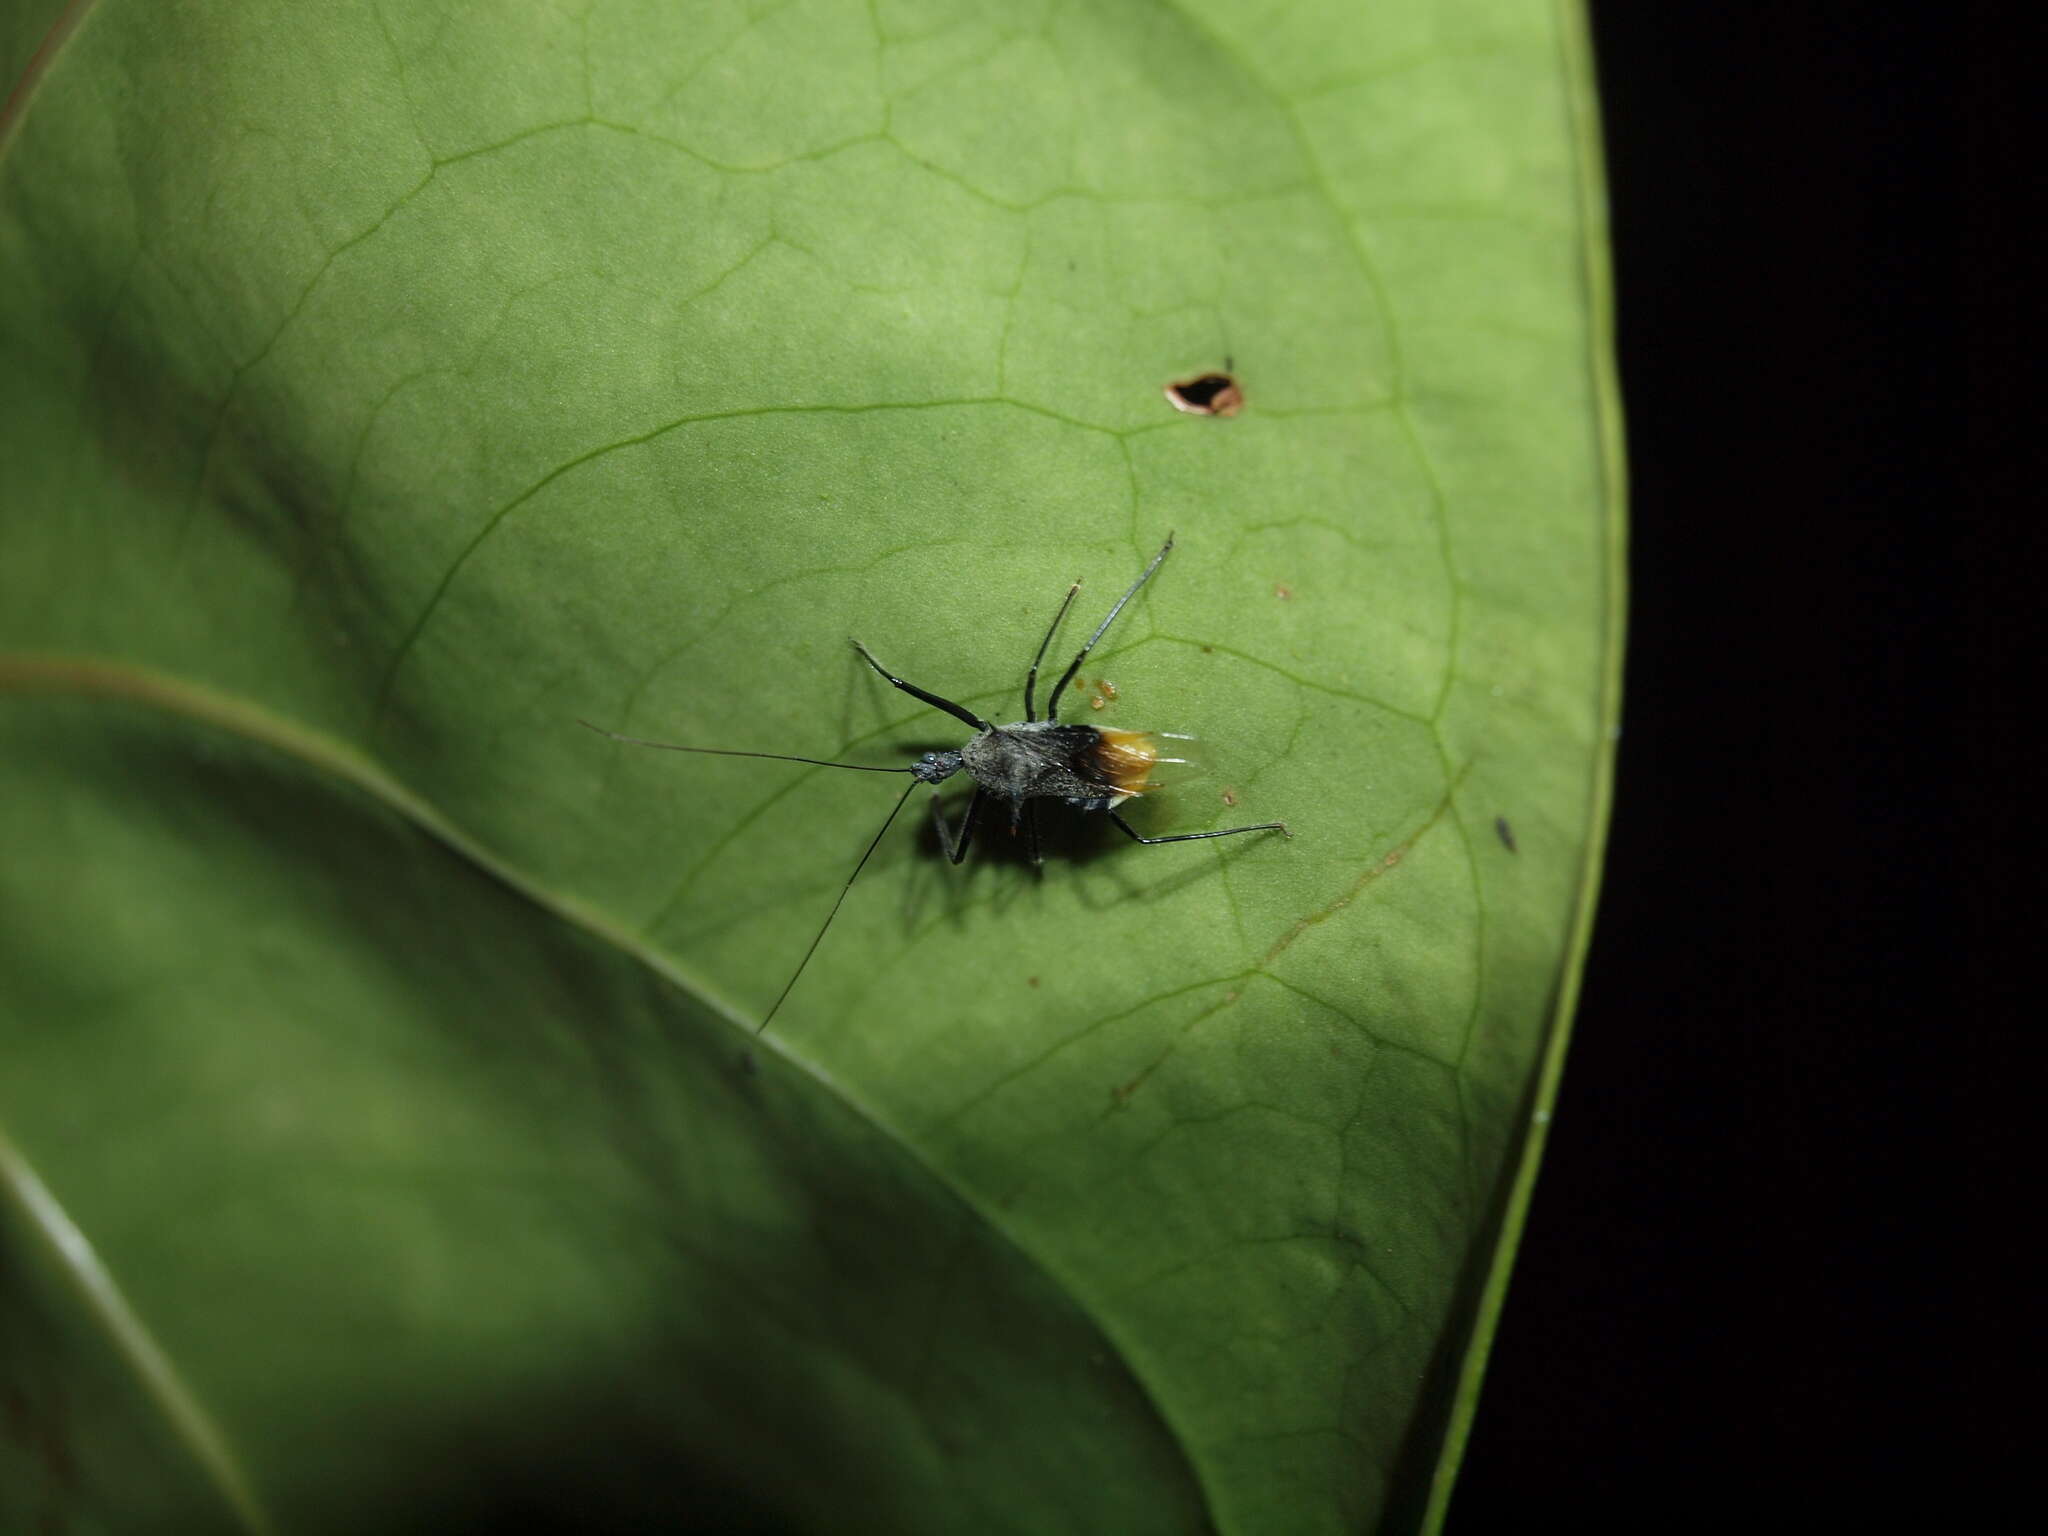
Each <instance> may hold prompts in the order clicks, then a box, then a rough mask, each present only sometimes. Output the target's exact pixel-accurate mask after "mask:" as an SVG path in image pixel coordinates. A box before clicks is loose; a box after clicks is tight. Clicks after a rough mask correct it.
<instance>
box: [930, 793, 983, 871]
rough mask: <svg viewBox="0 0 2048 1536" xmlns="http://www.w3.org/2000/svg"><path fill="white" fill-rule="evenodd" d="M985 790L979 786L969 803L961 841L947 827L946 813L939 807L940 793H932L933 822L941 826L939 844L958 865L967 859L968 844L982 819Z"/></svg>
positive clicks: (962, 824) (961, 827) (961, 820)
mask: <svg viewBox="0 0 2048 1536" xmlns="http://www.w3.org/2000/svg"><path fill="white" fill-rule="evenodd" d="M982 795H983V790H982V787H981V786H980V785H979V784H977V785H975V786H974V795H973V797H972V798H971V799H969V800H968V802H967V814H966V815H965V816H962V817H961V818H960V840H959V841H958V842H955V841H954V840H953V829H952V828H951V827H949V826H947V825H946V813H945V811H944V810H943V809H942V808H941V807H940V805H939V792H938V791H937V790H936V789H934V790H933V791H932V820H933V821H936V822H937V823H938V824H939V843H940V845H941V846H942V847H944V848H945V850H946V857H947V858H949V859H951V860H952V861H953V862H954V863H955V864H958V863H959V862H960V861H961V860H962V859H964V858H966V857H967V844H968V843H969V841H971V840H972V839H973V837H974V824H975V823H976V822H977V821H979V820H980V819H981V801H982Z"/></svg>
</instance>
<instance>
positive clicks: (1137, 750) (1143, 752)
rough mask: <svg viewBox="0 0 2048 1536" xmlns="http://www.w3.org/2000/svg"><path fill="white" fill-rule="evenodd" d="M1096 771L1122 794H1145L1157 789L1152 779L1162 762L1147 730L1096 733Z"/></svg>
mask: <svg viewBox="0 0 2048 1536" xmlns="http://www.w3.org/2000/svg"><path fill="white" fill-rule="evenodd" d="M1096 735H1098V736H1100V737H1101V738H1102V739H1101V740H1100V741H1098V742H1097V743H1096V744H1095V771H1096V773H1097V774H1098V775H1099V776H1100V778H1101V781H1102V782H1103V783H1104V784H1107V785H1111V786H1113V787H1114V788H1115V790H1116V792H1117V793H1118V794H1120V795H1142V794H1143V793H1144V792H1145V791H1146V790H1148V789H1156V788H1158V786H1157V785H1155V784H1153V783H1152V782H1151V779H1150V775H1151V772H1152V768H1153V765H1154V764H1156V763H1157V762H1158V761H1159V744H1158V742H1156V741H1154V740H1153V739H1152V737H1151V736H1149V735H1148V734H1146V733H1145V732H1144V731H1101V730H1099V731H1097V732H1096Z"/></svg>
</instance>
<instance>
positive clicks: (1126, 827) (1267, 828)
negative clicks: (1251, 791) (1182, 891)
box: [1109, 811, 1294, 843]
mask: <svg viewBox="0 0 2048 1536" xmlns="http://www.w3.org/2000/svg"><path fill="white" fill-rule="evenodd" d="M1109 819H1110V820H1111V821H1113V822H1115V823H1116V824H1117V825H1118V826H1119V827H1121V828H1122V829H1123V831H1124V835H1125V836H1127V837H1129V838H1130V840H1131V841H1132V842H1134V843H1196V842H1200V841H1201V840H1202V839H1203V838H1205V837H1235V836H1236V835H1237V834H1238V833H1240V832H1286V833H1287V835H1288V836H1289V837H1292V836H1294V834H1293V833H1292V832H1288V831H1287V823H1286V822H1284V821H1261V822H1258V823H1256V824H1254V825H1252V826H1249V827H1221V828H1218V829H1217V830H1216V831H1214V832H1176V833H1174V834H1173V836H1171V837H1141V836H1139V834H1138V829H1137V828H1136V827H1134V826H1132V825H1131V824H1130V823H1129V822H1128V821H1125V820H1124V819H1123V817H1121V816H1119V815H1117V813H1116V812H1115V811H1111V812H1110V813H1109Z"/></svg>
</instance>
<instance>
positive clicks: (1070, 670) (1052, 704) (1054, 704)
mask: <svg viewBox="0 0 2048 1536" xmlns="http://www.w3.org/2000/svg"><path fill="white" fill-rule="evenodd" d="M1172 551H1173V535H1172V534H1170V533H1169V534H1168V535H1167V536H1166V542H1165V543H1164V544H1162V545H1160V546H1159V553H1158V554H1156V555H1154V556H1153V557H1152V563H1151V564H1150V565H1148V566H1146V567H1145V569H1144V570H1142V571H1140V572H1138V579H1137V580H1136V581H1134V582H1132V583H1131V586H1130V590H1129V591H1127V592H1126V593H1124V595H1123V596H1122V597H1120V598H1118V599H1117V600H1116V606H1115V607H1114V608H1112V609H1110V610H1109V613H1108V616H1107V617H1105V618H1104V619H1103V621H1102V622H1101V623H1100V624H1098V625H1096V626H1095V633H1094V634H1092V635H1090V636H1089V637H1088V643H1087V644H1086V645H1084V646H1082V647H1081V653H1080V654H1079V655H1078V656H1076V657H1075V658H1074V659H1073V661H1072V662H1071V663H1069V664H1068V666H1067V670H1066V671H1064V672H1062V673H1061V674H1060V680H1059V681H1058V682H1057V683H1054V684H1053V687H1052V693H1051V695H1050V696H1049V697H1048V698H1047V700H1046V705H1045V718H1046V719H1048V720H1057V719H1058V718H1059V713H1060V695H1061V694H1062V693H1064V692H1066V688H1067V684H1069V683H1071V682H1072V681H1073V680H1074V674H1075V673H1077V672H1079V671H1080V670H1081V663H1082V662H1084V661H1086V660H1087V659H1088V653H1089V652H1090V651H1092V650H1094V649H1095V642H1096V641H1098V640H1100V639H1101V638H1102V637H1103V635H1104V634H1106V633H1108V630H1109V626H1110V625H1112V624H1114V623H1115V622H1116V616H1117V615H1118V614H1120V613H1122V612H1123V611H1124V604H1126V603H1128V602H1129V601H1130V600H1131V599H1132V598H1134V597H1136V596H1137V595H1138V588H1140V587H1142V586H1144V585H1145V583H1146V582H1148V581H1150V580H1151V579H1152V573H1153V572H1154V571H1156V570H1158V569H1159V562H1160V561H1162V560H1164V559H1165V558H1166V557H1167V555H1169V554H1170V553H1172Z"/></svg>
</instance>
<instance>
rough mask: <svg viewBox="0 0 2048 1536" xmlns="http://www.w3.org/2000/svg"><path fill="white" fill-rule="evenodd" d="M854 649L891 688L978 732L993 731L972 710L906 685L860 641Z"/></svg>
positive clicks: (914, 685) (855, 643)
mask: <svg viewBox="0 0 2048 1536" xmlns="http://www.w3.org/2000/svg"><path fill="white" fill-rule="evenodd" d="M853 648H854V649H855V650H856V651H859V652H860V654H861V659H862V660H864V661H866V662H867V664H868V665H869V666H871V667H873V668H874V669H875V670H876V671H877V672H879V673H881V674H882V676H883V677H884V678H886V679H887V680H888V683H889V686H890V687H892V688H901V689H902V690H903V691H904V692H905V693H907V694H909V695H910V696H911V697H912V698H914V699H923V700H924V701H925V703H927V704H929V705H931V707H932V708H934V709H943V710H944V711H945V712H946V713H947V714H949V715H951V716H952V717H953V718H954V719H955V720H962V721H965V722H966V723H967V724H969V725H971V726H973V727H974V728H975V729H976V730H977V731H986V730H990V729H992V727H991V726H990V725H989V723H988V722H987V721H986V720H984V719H982V718H981V716H979V715H977V714H975V713H974V712H973V711H972V710H970V709H967V708H965V707H964V706H962V705H959V704H955V703H954V702H953V701H952V700H951V699H942V698H940V697H939V696H938V695H937V694H936V693H926V692H925V691H924V690H923V689H922V688H920V687H918V686H917V684H915V683H906V682H905V681H903V679H902V678H900V677H898V676H897V675H896V674H895V673H894V672H891V671H890V670H889V669H888V668H887V667H885V666H883V665H882V664H881V663H880V662H879V661H877V660H875V656H874V652H872V651H870V650H869V649H868V648H867V647H866V646H864V645H862V644H861V643H860V642H859V641H858V640H856V641H854V642H853Z"/></svg>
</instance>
